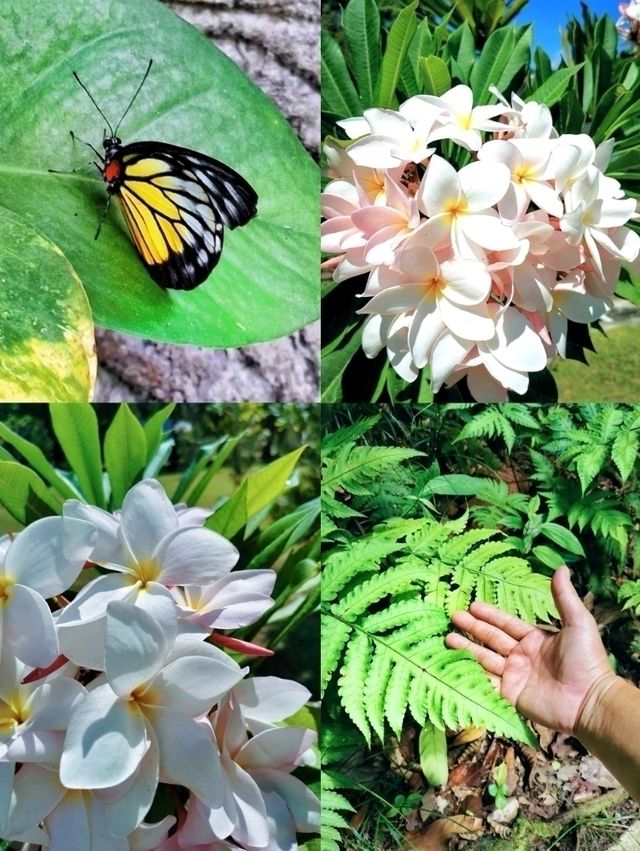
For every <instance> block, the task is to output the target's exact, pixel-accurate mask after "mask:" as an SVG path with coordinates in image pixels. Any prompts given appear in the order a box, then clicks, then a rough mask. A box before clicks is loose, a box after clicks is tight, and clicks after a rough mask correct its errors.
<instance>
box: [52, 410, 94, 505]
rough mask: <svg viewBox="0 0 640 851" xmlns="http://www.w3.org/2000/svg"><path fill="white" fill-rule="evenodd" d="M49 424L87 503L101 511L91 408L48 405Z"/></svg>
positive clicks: (92, 411)
mask: <svg viewBox="0 0 640 851" xmlns="http://www.w3.org/2000/svg"><path fill="white" fill-rule="evenodd" d="M49 411H50V413H51V424H52V425H53V431H54V432H55V435H56V437H57V438H58V443H59V444H60V448H61V449H62V451H63V452H64V454H65V457H66V459H67V461H68V462H69V466H70V467H71V469H72V470H73V472H74V473H75V475H76V477H77V479H78V483H79V485H80V490H81V491H82V495H83V497H84V499H86V501H87V502H90V503H91V504H92V505H97V506H98V508H105V507H106V506H105V498H104V488H103V484H102V456H101V453H100V437H99V434H98V418H97V416H96V412H95V410H94V409H93V408H92V407H91V405H81V404H75V403H69V404H66V405H50V406H49Z"/></svg>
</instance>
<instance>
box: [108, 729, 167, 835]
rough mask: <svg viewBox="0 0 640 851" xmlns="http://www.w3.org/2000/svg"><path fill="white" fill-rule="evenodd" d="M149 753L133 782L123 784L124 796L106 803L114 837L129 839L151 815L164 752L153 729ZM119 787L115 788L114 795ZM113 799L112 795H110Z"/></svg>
mask: <svg viewBox="0 0 640 851" xmlns="http://www.w3.org/2000/svg"><path fill="white" fill-rule="evenodd" d="M147 735H148V736H149V750H148V751H147V752H146V754H145V755H144V757H143V759H142V762H141V763H140V766H139V768H138V770H137V771H136V772H135V775H134V779H133V782H132V783H131V782H130V780H127V781H125V782H124V783H123V784H121V792H120V796H119V797H118V798H116V799H115V800H104V799H103V802H104V804H105V806H106V817H107V824H108V826H109V831H110V833H112V834H113V835H114V836H127V834H129V833H131V831H132V830H135V828H136V827H137V826H138V825H139V824H140V822H141V821H142V819H143V818H144V817H145V815H146V814H147V813H148V812H149V809H150V808H151V804H152V803H153V798H154V796H155V793H156V790H157V788H158V777H159V772H160V753H159V751H158V745H157V742H156V737H155V734H154V732H153V728H152V727H151V726H150V725H149V727H148V728H147ZM117 790H118V787H115V788H114V787H112V788H111V789H110V790H109V792H110V793H111V795H113V793H117ZM110 797H111V796H110Z"/></svg>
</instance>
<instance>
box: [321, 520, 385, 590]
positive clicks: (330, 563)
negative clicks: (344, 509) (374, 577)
mask: <svg viewBox="0 0 640 851" xmlns="http://www.w3.org/2000/svg"><path fill="white" fill-rule="evenodd" d="M401 548H402V545H401V544H400V543H398V541H394V540H386V539H385V538H381V537H380V536H378V535H376V536H373V537H366V538H359V539H358V540H356V541H352V542H351V543H349V544H348V545H347V546H346V547H340V548H337V549H334V550H333V551H332V552H330V553H329V554H328V555H327V556H326V557H325V562H324V567H323V570H322V599H323V600H324V601H325V602H330V601H331V600H333V599H334V598H335V597H337V595H338V593H339V592H340V591H341V590H342V589H343V588H344V587H345V585H348V584H349V582H351V581H352V580H353V579H354V578H355V577H356V576H358V575H359V574H361V573H364V572H368V573H371V572H372V571H375V570H377V569H378V567H379V566H380V562H381V561H382V559H383V558H384V557H385V556H388V555H390V554H391V553H392V552H394V551H396V550H399V549H401Z"/></svg>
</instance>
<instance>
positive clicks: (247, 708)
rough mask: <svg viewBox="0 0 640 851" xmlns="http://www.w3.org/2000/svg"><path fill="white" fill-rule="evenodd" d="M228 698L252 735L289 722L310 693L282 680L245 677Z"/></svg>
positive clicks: (303, 688) (293, 683)
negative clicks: (282, 722) (237, 708)
mask: <svg viewBox="0 0 640 851" xmlns="http://www.w3.org/2000/svg"><path fill="white" fill-rule="evenodd" d="M231 694H232V695H233V699H234V701H235V702H236V703H237V704H238V706H239V707H240V710H241V712H242V717H243V718H244V723H245V725H246V727H247V730H249V732H250V733H253V734H256V733H260V732H262V731H263V730H268V729H270V728H271V727H273V726H274V725H276V724H278V722H280V721H284V720H285V718H289V717H290V716H291V715H293V714H294V713H295V712H297V711H298V710H299V709H301V708H302V707H303V706H304V705H305V703H306V702H307V701H308V700H309V698H310V697H311V693H310V691H309V689H307V688H305V687H304V686H303V685H300V683H297V682H295V681H294V680H285V679H283V678H282V677H248V678H246V679H244V680H241V681H240V682H239V683H238V684H237V685H235V686H234V687H233V689H232V690H231Z"/></svg>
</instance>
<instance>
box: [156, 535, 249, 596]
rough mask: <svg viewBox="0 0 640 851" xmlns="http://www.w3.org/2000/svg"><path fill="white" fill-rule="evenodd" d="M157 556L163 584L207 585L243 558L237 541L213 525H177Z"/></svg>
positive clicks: (227, 571)
mask: <svg viewBox="0 0 640 851" xmlns="http://www.w3.org/2000/svg"><path fill="white" fill-rule="evenodd" d="M153 558H154V559H155V560H156V561H157V562H158V564H160V565H161V567H162V572H161V573H160V576H159V577H158V581H159V582H161V583H162V584H163V585H206V584H207V583H208V582H212V581H213V580H214V579H219V578H220V577H221V576H226V574H227V573H229V571H230V570H231V569H232V568H233V566H234V565H235V564H236V562H237V561H238V558H239V554H238V550H237V549H236V548H235V547H234V546H233V544H232V543H231V542H230V541H228V540H227V539H226V538H223V537H222V535H219V534H218V533H217V532H213V531H212V530H211V529H200V528H197V527H187V528H186V529H185V528H180V529H177V530H176V531H175V532H172V533H171V534H170V535H167V537H166V538H163V540H162V541H161V542H160V543H159V545H158V547H157V549H156V550H155V552H154V554H153Z"/></svg>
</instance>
